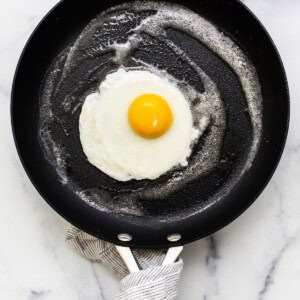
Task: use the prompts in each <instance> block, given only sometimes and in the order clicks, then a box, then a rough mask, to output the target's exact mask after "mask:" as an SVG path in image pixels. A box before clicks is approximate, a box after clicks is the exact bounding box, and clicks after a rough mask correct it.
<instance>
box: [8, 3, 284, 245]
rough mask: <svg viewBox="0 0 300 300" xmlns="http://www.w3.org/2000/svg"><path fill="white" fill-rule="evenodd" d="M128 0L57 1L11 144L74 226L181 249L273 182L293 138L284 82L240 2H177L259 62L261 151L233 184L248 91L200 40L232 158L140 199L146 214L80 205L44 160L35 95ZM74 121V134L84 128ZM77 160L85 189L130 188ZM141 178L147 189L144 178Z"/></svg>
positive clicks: (38, 33)
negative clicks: (74, 48)
mask: <svg viewBox="0 0 300 300" xmlns="http://www.w3.org/2000/svg"><path fill="white" fill-rule="evenodd" d="M124 2H125V1H118V0H111V1H99V0H87V1H68V0H65V1H61V2H60V3H59V4H58V5H57V6H56V7H55V8H54V9H53V10H52V11H51V12H50V13H49V14H48V15H47V16H46V17H45V18H44V19H43V21H42V22H41V23H40V24H39V26H38V27H37V28H36V30H35V31H34V33H33V35H32V36H31V38H30V40H29V41H28V43H27V45H26V47H25V49H24V52H23V54H22V56H21V59H20V62H19V64H18V67H17V71H16V75H15V80H14V84H13V92H12V100H11V115H12V127H13V133H14V138H15V143H16V146H17V149H18V153H19V156H20V159H21V161H22V163H23V166H24V168H25V170H26V171H27V174H28V176H29V177H30V179H31V181H32V183H33V184H34V186H35V187H36V189H37V190H38V191H39V192H40V194H41V195H42V196H43V198H44V199H45V200H46V201H47V202H48V203H49V205H51V206H52V208H53V209H55V210H56V211H57V212H58V213H59V214H60V215H61V216H62V217H64V218H65V219H66V220H68V221H69V222H70V223H72V224H74V225H76V226H77V227H79V228H81V229H82V230H84V231H86V232H88V233H90V234H92V235H94V236H97V237H99V238H101V239H104V240H107V241H110V242H112V243H114V244H117V245H123V246H124V245H125V246H130V247H146V248H147V247H171V246H178V245H183V244H186V243H189V242H192V241H194V240H197V239H200V238H203V237H205V236H207V235H209V234H212V233H214V232H215V231H217V230H219V229H220V228H222V227H224V226H225V225H226V224H228V223H229V222H231V221H233V220H234V219H235V218H237V217H238V216H239V215H240V214H241V213H242V212H243V211H245V210H246V209H247V208H248V207H249V206H250V205H251V204H252V203H253V201H254V200H255V199H256V198H257V197H258V196H259V194H260V193H261V192H262V190H263V189H264V187H265V186H266V184H267V183H268V181H269V180H270V178H271V176H272V174H273V172H274V170H275V168H276V166H277V164H278V161H279V159H280V156H281V154H282V151H283V148H284V144H285V140H286V136H287V130H288V122H289V94H288V85H287V80H286V77H285V72H284V69H283V65H282V63H281V60H280V57H279V54H278V52H277V50H276V48H275V46H274V44H273V42H272V40H271V38H270V36H269V35H268V33H267V32H266V30H265V29H264V28H263V26H262V24H261V23H260V22H259V21H258V20H257V18H256V17H255V16H254V15H253V14H252V13H251V12H250V11H249V10H248V9H247V8H246V7H245V6H244V5H243V4H242V3H241V2H239V1H233V0H231V1H230V0H201V1H195V0H187V1H173V2H175V3H178V4H180V5H184V6H186V7H187V8H189V9H191V10H192V11H194V12H196V13H198V14H200V15H201V16H203V17H205V18H206V19H208V20H210V21H211V22H212V23H214V24H215V25H216V26H218V28H220V30H222V31H223V32H224V34H225V35H228V36H230V37H231V38H232V39H233V40H234V41H235V42H236V43H237V44H238V45H239V47H240V48H241V49H242V50H243V51H244V52H245V53H246V54H247V55H248V57H249V59H250V60H251V61H252V63H253V65H254V66H255V67H256V71H257V74H258V77H259V81H260V84H261V89H262V95H263V137H262V140H261V144H260V147H259V150H258V152H257V155H256V157H255V160H254V162H253V163H252V166H251V167H250V169H249V170H248V171H247V172H246V173H245V174H244V175H243V176H242V177H241V178H239V180H238V181H237V182H236V183H235V184H234V185H233V186H232V185H231V184H230V178H232V176H233V175H234V173H235V172H236V170H237V169H238V167H239V164H241V163H242V162H243V159H244V157H245V155H246V154H247V151H248V146H249V144H248V142H249V136H251V126H250V125H249V124H250V123H249V120H247V117H246V114H244V115H242V114H241V117H238V118H237V117H234V116H235V111H234V110H239V111H243V110H244V108H245V107H244V106H245V100H244V98H243V97H244V96H243V93H241V92H240V91H239V86H238V85H237V83H236V76H235V74H234V72H233V71H232V70H231V69H230V68H229V67H228V66H227V65H226V64H225V63H224V62H223V61H222V59H220V58H219V57H217V56H216V55H215V54H214V53H213V52H211V51H210V50H209V49H207V48H205V46H202V47H201V48H199V51H198V52H197V53H196V56H197V57H198V60H197V63H198V64H199V66H200V67H201V68H202V69H203V70H204V71H205V72H206V73H207V74H208V75H209V76H210V77H211V78H212V79H213V81H214V82H215V83H216V84H217V85H218V87H219V89H220V91H221V93H222V97H223V100H224V103H225V105H226V109H227V117H228V121H227V122H228V124H227V131H226V134H225V138H224V145H223V149H222V157H227V158H228V157H230V159H227V161H229V163H227V164H224V165H222V166H221V167H218V168H216V169H215V170H214V171H212V172H211V173H210V174H208V175H206V176H205V177H203V178H201V179H200V180H197V181H194V182H191V183H189V184H187V185H186V186H185V187H184V188H182V189H180V190H179V191H177V192H176V193H173V194H171V195H170V196H168V197H167V198H166V199H164V200H163V201H150V200H143V199H139V200H138V202H137V205H138V206H139V208H140V209H142V211H143V214H142V215H136V214H134V213H121V212H116V211H115V210H114V208H113V205H112V204H111V203H107V209H103V210H99V209H97V208H95V207H93V206H92V205H90V204H89V203H86V202H84V201H82V199H81V198H80V197H79V196H78V194H76V193H75V192H74V189H73V188H72V186H70V185H68V184H64V183H63V182H62V181H61V180H60V178H59V176H58V174H57V172H56V170H55V168H54V166H53V165H52V164H50V163H49V161H48V160H47V159H46V158H45V155H44V153H43V150H42V148H41V145H40V142H39V138H38V126H39V118H40V107H39V105H40V102H39V93H40V90H41V86H42V83H43V78H44V76H45V74H46V72H47V69H48V68H49V66H50V65H51V64H52V62H53V60H54V58H55V57H56V56H57V55H58V54H59V53H60V52H61V51H62V50H63V49H64V48H65V47H67V45H69V44H70V43H72V41H74V39H76V37H77V36H78V34H79V33H80V32H81V31H82V29H83V28H84V27H85V26H86V25H87V24H88V23H89V22H90V21H91V20H92V19H93V18H94V17H95V16H96V15H98V14H99V13H100V12H101V11H104V10H106V9H107V8H109V7H111V6H114V5H117V4H120V3H124ZM190 48H191V47H190ZM224 78H225V79H226V80H224ZM78 117H79V116H78V115H76V116H75V117H74V118H75V123H74V124H78V123H77V122H78ZM76 118H77V119H76ZM74 127H76V126H74ZM77 127H78V126H77ZM77 127H76V128H75V129H74V130H78V128H77ZM76 149H77V150H76ZM78 149H81V148H80V145H79V144H76V143H74V144H73V145H71V146H70V149H69V150H70V153H73V152H74V151H75V150H76V151H78ZM81 151H82V150H81ZM76 157H77V159H76V164H75V163H74V166H73V165H72V164H71V167H70V170H69V171H70V172H69V176H70V177H72V178H73V179H74V181H73V182H76V185H77V186H78V187H79V188H80V187H81V186H82V187H89V188H93V187H95V188H97V184H99V182H100V183H101V182H105V183H107V184H110V185H111V186H112V187H113V188H114V190H115V192H116V193H117V192H118V189H122V188H126V186H125V187H124V186H123V185H121V184H119V183H117V182H114V183H112V182H111V181H109V180H111V179H109V178H107V177H106V176H105V175H104V174H101V172H100V171H97V172H96V171H95V169H92V167H90V169H89V167H86V161H85V159H84V155H83V154H82V153H81V154H80V153H79V154H78V155H77V156H76ZM81 160H82V162H81ZM80 170H84V171H82V172H80ZM139 184H140V185H141V186H139V187H143V184H145V185H146V184H148V183H147V182H145V183H143V182H142V183H139ZM104 205H105V204H104ZM118 205H122V203H121V204H120V203H118Z"/></svg>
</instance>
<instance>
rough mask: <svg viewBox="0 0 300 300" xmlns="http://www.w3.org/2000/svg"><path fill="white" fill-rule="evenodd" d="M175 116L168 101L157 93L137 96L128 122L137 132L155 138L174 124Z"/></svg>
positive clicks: (131, 106)
mask: <svg viewBox="0 0 300 300" xmlns="http://www.w3.org/2000/svg"><path fill="white" fill-rule="evenodd" d="M172 120H173V116H172V111H171V108H170V106H169V105H168V103H167V102H166V101H165V100H164V99H163V98H162V97H160V96H158V95H155V94H144V95H141V96H139V97H137V98H136V99H135V100H134V101H133V102H132V103H131V105H130V107H129V110H128V122H129V124H130V126H131V128H132V129H133V131H134V132H135V133H137V134H138V135H140V136H142V137H144V138H148V139H153V138H157V137H160V136H162V135H163V134H164V133H166V132H167V131H168V129H169V128H170V126H171V124H172Z"/></svg>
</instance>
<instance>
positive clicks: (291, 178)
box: [0, 0, 300, 300]
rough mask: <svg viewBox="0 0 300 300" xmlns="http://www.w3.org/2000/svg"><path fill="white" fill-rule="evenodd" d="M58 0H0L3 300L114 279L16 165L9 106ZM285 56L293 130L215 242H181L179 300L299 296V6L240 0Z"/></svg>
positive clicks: (72, 293)
mask: <svg viewBox="0 0 300 300" xmlns="http://www.w3.org/2000/svg"><path fill="white" fill-rule="evenodd" d="M56 2H58V1H57V0H22V1H20V0H9V1H8V0H0V41H1V42H0V141H1V142H0V182H1V194H2V197H1V207H0V299H3V300H6V299H8V300H11V299H12V300H13V299H31V300H34V299H64V300H68V299H72V300H75V299H113V295H114V294H115V293H116V292H117V291H118V282H117V280H116V279H115V278H114V277H113V276H112V275H110V274H109V273H108V272H106V270H105V269H104V268H103V267H102V266H100V265H98V264H91V263H90V262H89V261H87V260H85V259H84V258H83V257H81V256H80V255H78V254H77V253H75V252H74V251H72V250H71V249H70V248H69V247H67V246H66V245H65V243H64V231H65V228H66V227H67V224H66V222H65V221H64V220H63V219H62V218H61V217H59V216H58V215H57V214H56V213H55V212H54V211H52V210H51V209H50V207H48V205H47V204H46V203H45V202H44V201H43V200H42V199H41V197H40V196H39V195H38V193H37V192H36V191H35V189H34V188H33V186H32V185H31V183H30V182H29V180H28V178H27V177H26V175H25V172H24V171H23V169H22V166H21V164H20V162H19V159H18V156H17V153H16V150H15V146H14V143H13V139H12V134H11V127H10V116H9V104H10V103H9V102H10V89H11V83H12V78H13V74H14V70H15V67H16V64H17V60H18V58H19V55H20V53H21V51H22V48H23V46H24V44H25V42H26V40H27V39H28V37H29V35H30V33H31V32H32V30H33V29H34V27H35V26H36V25H37V24H38V22H39V21H40V20H41V18H42V17H43V16H44V15H45V13H46V12H47V11H48V10H49V9H50V8H51V7H52V6H53V5H54V4H55V3H56ZM244 2H245V3H246V5H248V6H249V7H250V8H251V9H252V10H253V11H254V12H255V13H256V14H257V16H258V17H259V18H260V19H261V21H262V22H263V23H264V25H265V27H266V28H267V29H268V31H269V32H270V34H271V35H272V37H273V39H274V41H275V43H276V45H277V46H278V49H279V51H280V53H281V55H282V58H283V61H284V64H285V67H286V71H287V76H288V79H289V84H290V92H291V126H290V132H289V137H288V142H287V147H286V150H285V152H284V155H283V158H282V160H281V163H280V165H279V167H278V169H277V171H276V174H275V175H274V177H273V179H272V181H271V183H270V184H269V185H268V187H267V188H266V189H265V191H264V192H263V194H262V195H261V196H260V197H259V199H258V200H257V201H256V203H255V204H254V205H253V206H252V207H251V208H250V209H249V210H247V212H246V213H244V214H243V215H242V216H241V217H240V218H239V219H238V220H237V221H235V222H234V223H232V224H231V225H229V226H228V227H226V228H225V229H223V230H221V231H220V232H218V233H217V234H215V235H214V237H211V238H207V239H204V240H201V241H198V242H195V243H193V244H190V245H188V246H186V248H185V250H184V254H183V259H184V261H185V267H184V273H183V277H182V282H181V296H180V299H181V300H183V299H203V300H219V299H220V300H221V299H222V300H235V299H238V300H241V299H243V300H271V299H272V300H277V299H278V300H279V299H280V300H281V299H286V300H298V299H300V287H299V281H300V257H299V256H300V134H299V128H300V118H299V116H298V114H299V112H300V101H299V97H300V84H299V74H298V73H299V70H300V56H299V53H300V1H299V0H286V1H281V0H247V1H244Z"/></svg>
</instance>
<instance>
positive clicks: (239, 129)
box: [39, 2, 262, 216]
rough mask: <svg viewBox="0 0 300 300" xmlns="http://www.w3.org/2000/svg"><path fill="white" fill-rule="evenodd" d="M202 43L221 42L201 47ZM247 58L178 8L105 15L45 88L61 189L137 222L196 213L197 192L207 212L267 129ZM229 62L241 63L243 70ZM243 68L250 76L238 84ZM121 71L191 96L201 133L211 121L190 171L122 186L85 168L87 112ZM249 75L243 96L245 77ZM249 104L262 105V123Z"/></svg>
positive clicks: (47, 129)
mask: <svg viewBox="0 0 300 300" xmlns="http://www.w3.org/2000/svg"><path fill="white" fill-rule="evenodd" d="M187 22H190V23H187ZM194 22H198V23H199V24H198V27H201V29H200V30H199V32H197V29H193V27H192V26H193V23H194ZM181 23H182V24H181ZM187 26H189V27H191V29H190V30H187ZM194 27H195V26H194ZM206 27H207V28H206ZM192 29H193V30H194V31H193V30H192ZM204 34H211V35H212V36H213V35H215V36H216V38H215V39H214V36H213V38H212V39H211V40H208V39H205V38H202V40H201V39H197V37H198V36H199V37H200V38H201V37H202V36H204ZM205 42H207V44H206V43H205ZM213 47H216V48H217V47H219V48H222V47H223V48H225V49H226V51H228V54H226V52H225V50H223V52H222V50H221V52H219V53H216V52H218V51H213ZM227 48H228V49H229V50H227ZM224 53H225V54H224ZM240 53H242V51H241V50H240V49H238V47H237V46H236V45H234V43H233V42H232V41H231V40H230V38H228V37H224V36H223V33H222V32H220V31H219V29H217V28H215V27H214V25H212V24H209V22H207V21H206V20H205V19H202V18H200V17H199V16H198V15H196V14H193V13H191V12H190V11H188V10H187V9H184V8H182V7H180V6H174V5H168V4H160V5H157V4H155V3H151V2H148V3H147V4H142V3H139V2H136V3H135V4H132V5H128V4H127V5H124V6H118V7H116V8H112V9H110V10H109V11H107V12H104V13H102V14H101V15H100V16H99V17H97V18H95V19H94V20H92V21H91V22H90V24H89V25H88V26H87V27H86V28H85V29H84V30H83V32H82V33H81V34H80V35H79V37H78V38H77V39H76V41H75V42H74V43H72V44H71V45H70V46H69V47H67V48H66V49H65V50H64V51H63V52H62V53H61V54H60V55H59V56H58V57H57V58H56V59H55V61H54V62H53V64H52V67H51V68H50V69H49V70H48V74H47V76H46V78H45V80H44V86H43V89H42V93H41V111H40V134H39V137H40V143H41V146H42V147H43V149H44V152H45V156H46V158H47V159H48V160H49V162H50V163H51V164H52V165H53V166H54V168H55V169H56V171H57V173H58V175H59V176H60V178H61V181H62V183H63V184H65V185H69V186H70V188H71V189H72V190H74V191H75V192H76V194H77V195H78V196H79V197H81V199H82V200H83V201H85V202H87V203H88V204H90V205H92V206H94V207H96V208H98V209H100V210H105V211H109V212H113V213H126V214H131V215H139V216H141V215H146V216H160V215H164V214H177V213H178V212H180V211H182V210H186V209H191V208H192V209H193V207H194V205H195V198H194V197H189V196H188V195H191V194H190V190H194V189H195V187H197V191H198V192H199V194H201V197H199V199H197V200H196V201H198V202H199V204H200V205H207V202H210V201H211V199H212V198H213V197H215V195H216V194H217V193H218V192H220V193H224V190H226V191H229V190H230V188H231V186H232V185H233V184H234V183H236V182H237V181H238V180H239V178H240V177H241V176H242V174H243V173H244V172H245V171H246V170H247V168H249V165H250V164H251V163H252V159H253V156H254V155H255V154H256V151H257V147H258V144H259V136H260V133H261V132H260V130H261V128H260V127H258V128H256V127H255V126H256V123H254V122H255V121H256V122H260V124H261V118H262V113H261V94H260V85H259V82H258V80H257V79H256V73H255V69H254V67H253V66H252V64H251V62H250V61H249V60H248V59H247V58H246V57H245V56H244V55H243V54H240ZM221 55H223V57H224V56H226V55H228V56H229V55H235V56H236V57H235V61H236V62H233V63H232V61H230V60H226V59H223V58H222V57H221ZM230 63H232V65H230ZM239 64H244V66H243V68H244V69H243V70H241V72H240V73H239V74H237V73H236V72H235V68H236V69H237V66H239ZM120 67H122V68H127V69H129V70H130V69H146V70H150V71H152V72H157V73H162V74H161V76H169V77H172V78H173V79H175V80H177V81H178V82H179V83H181V85H182V86H181V88H182V89H183V90H186V94H187V98H188V99H189V101H190V106H191V107H192V111H193V112H194V123H195V125H196V126H199V125H198V124H199V123H200V118H199V116H200V115H201V114H203V115H204V116H205V117H206V118H207V119H209V120H210V121H209V124H208V126H207V127H206V128H205V131H204V134H203V136H201V138H200V139H199V140H198V141H197V143H196V144H195V145H194V147H193V153H192V155H191V157H190V159H189V160H190V161H189V166H188V167H186V168H180V169H176V170H171V171H170V172H168V173H167V174H166V175H164V176H161V177H160V178H159V179H156V180H141V181H137V180H131V181H129V182H125V183H124V182H118V181H116V180H113V179H112V178H110V177H109V176H107V175H106V174H104V173H102V172H101V171H99V170H98V169H96V168H95V167H93V166H92V165H91V164H90V163H89V162H88V161H87V159H86V157H85V154H84V153H83V151H82V147H81V144H80V139H79V128H78V124H79V116H80V112H81V107H82V105H83V103H84V100H85V97H86V96H87V95H88V94H90V93H92V92H95V91H97V88H98V86H99V82H101V81H103V79H104V78H105V77H106V75H107V74H109V73H111V72H114V71H115V70H117V69H118V68H120ZM250 72H252V73H253V74H251V76H250V78H249V79H248V82H246V86H245V85H244V86H243V85H242V79H243V78H241V75H242V76H245V77H247V76H248V73H250ZM247 84H248V85H250V84H251V88H252V91H251V93H253V94H254V93H256V94H257V95H255V97H256V99H254V100H255V101H256V102H254V100H253V99H252V102H251V99H250V100H249V99H247V95H246V94H245V91H246V90H247V88H248V86H247ZM191 90H192V92H191ZM192 94H195V95H196V96H194V97H192V96H191V95H192ZM249 101H250V103H249ZM250 104H251V105H252V106H253V107H254V106H255V105H257V112H256V113H257V115H258V117H257V119H255V120H252V117H253V116H252V115H251V113H250V107H249V106H250ZM202 110H203V111H202ZM205 110H206V111H205ZM207 111H208V112H207ZM205 113H207V115H205ZM178 139H180V137H178ZM254 139H256V140H255V141H254ZM254 144H255V149H253V145H254ZM249 156H252V157H251V158H249ZM154 201H155V203H154Z"/></svg>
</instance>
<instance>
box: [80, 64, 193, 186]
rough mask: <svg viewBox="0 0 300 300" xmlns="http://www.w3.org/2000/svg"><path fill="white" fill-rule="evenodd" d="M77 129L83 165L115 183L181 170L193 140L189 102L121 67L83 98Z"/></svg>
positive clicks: (146, 74) (167, 84)
mask: <svg viewBox="0 0 300 300" xmlns="http://www.w3.org/2000/svg"><path fill="white" fill-rule="evenodd" d="M79 130H80V140H81V144H82V148H83V151H84V153H85V154H86V156H87V158H88V161H89V162H90V163H91V164H92V165H94V166H95V167H97V168H98V169H99V170H101V171H102V172H104V173H105V174H107V175H109V176H110V177H112V178H114V179H116V180H119V181H129V180H131V179H136V180H142V179H152V180H153V179H156V178H158V177H160V176H161V175H162V174H164V173H166V172H168V171H169V170H171V169H172V168H174V167H177V166H186V165H187V164H188V160H187V159H188V157H189V156H190V154H191V148H192V144H193V141H194V139H195V138H196V137H197V130H196V129H194V128H193V117H192V112H191V109H190V105H189V102H188V101H187V99H186V98H185V96H184V94H183V93H182V92H181V90H180V89H179V88H178V86H177V84H176V83H174V82H171V81H170V80H169V79H167V78H165V77H162V76H159V75H156V74H154V73H152V72H150V71H146V70H125V69H122V68H120V69H119V70H117V71H116V72H114V73H111V74H108V75H107V76H106V78H105V80H103V81H102V83H101V84H100V87H99V91H98V92H96V93H93V94H91V95H89V96H88V97H87V98H86V99H85V102H84V104H83V107H82V112H81V115H80V120H79Z"/></svg>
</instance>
